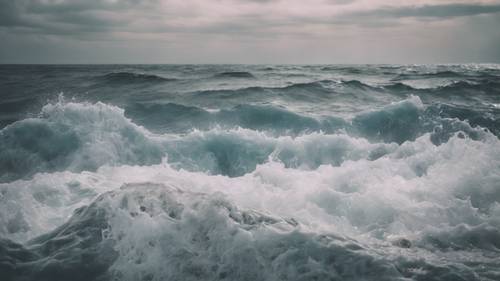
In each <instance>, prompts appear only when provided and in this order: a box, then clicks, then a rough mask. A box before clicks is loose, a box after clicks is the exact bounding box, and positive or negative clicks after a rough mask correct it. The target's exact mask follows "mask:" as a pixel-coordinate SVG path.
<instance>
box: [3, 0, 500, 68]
mask: <svg viewBox="0 0 500 281" xmlns="http://www.w3.org/2000/svg"><path fill="white" fill-rule="evenodd" d="M453 1H461V2H460V3H458V2H455V3H454V2H453ZM482 1H483V2H482V3H483V4H480V3H478V4H463V3H464V1H463V0H447V1H444V0H422V1H420V2H419V3H425V4H424V5H420V6H409V5H406V4H404V3H401V1H395V0H394V1H393V0H389V3H392V4H389V5H388V4H386V3H388V2H387V1H382V0H380V1H379V0H373V1H366V0H311V2H307V3H305V2H301V1H298V0H297V1H295V0H290V1H285V0H212V1H209V0H185V1H180V0H146V1H141V0H114V1H111V0H58V1H53V0H0V40H2V41H4V42H6V41H8V42H7V43H8V44H2V45H0V62H2V61H6V60H9V61H10V60H12V58H16V57H18V58H19V60H20V59H22V58H23V57H28V56H27V53H30V54H29V55H30V56H29V57H30V59H31V60H33V56H34V55H33V54H32V52H33V48H35V47H34V46H39V47H38V48H35V49H38V50H49V49H51V50H54V49H57V50H59V51H58V52H50V53H47V55H45V57H46V58H47V59H50V58H51V57H52V58H53V57H54V56H56V57H57V54H66V53H68V54H69V53H72V52H73V51H72V50H79V47H78V46H79V45H81V46H83V45H84V44H83V43H84V42H86V43H85V44H86V45H87V46H92V47H93V49H94V51H93V52H90V53H87V51H85V52H83V51H82V50H80V51H79V52H80V53H85V55H83V54H78V56H81V57H80V59H81V60H84V58H97V57H99V58H104V59H106V58H111V57H113V56H115V55H116V56H119V54H121V56H123V57H125V54H127V56H129V55H130V56H132V57H143V58H144V59H143V60H144V61H146V60H147V59H145V58H149V56H152V54H157V55H158V56H166V55H165V54H164V52H162V51H161V50H168V52H169V55H168V56H167V57H166V58H168V59H171V57H170V55H171V56H172V58H174V59H176V58H177V59H179V60H180V62H182V60H184V61H185V60H186V58H189V59H193V58H197V59H198V60H200V62H203V61H205V62H217V60H222V59H221V58H224V59H226V58H227V57H229V54H233V55H234V57H233V58H232V59H231V60H230V61H226V60H225V61H224V62H233V61H237V50H245V52H244V57H245V58H248V59H249V60H250V62H252V61H253V60H255V62H257V61H258V60H259V59H261V60H264V61H263V62H266V60H272V59H276V58H280V56H281V59H280V60H281V62H294V60H296V58H297V57H298V56H303V54H304V53H305V51H304V50H305V49H308V48H310V49H313V50H316V51H314V52H315V54H314V56H313V55H312V54H311V57H310V59H311V60H314V61H311V62H320V61H321V60H320V58H325V59H328V58H329V59H337V60H339V59H341V60H343V59H347V60H348V61H342V62H349V61H355V60H368V58H370V57H369V56H368V57H366V56H367V55H371V54H372V53H373V52H372V50H377V51H376V53H377V56H378V59H377V61H390V59H391V58H394V59H395V60H396V59H397V60H398V61H400V60H401V59H404V58H406V57H409V58H412V57H413V58H415V59H418V60H423V59H425V58H426V57H428V58H432V59H436V58H439V56H443V54H448V53H453V54H454V57H455V58H461V57H463V58H467V57H469V58H471V59H475V58H481V59H482V60H484V59H485V57H483V56H482V55H481V56H480V55H476V56H474V57H473V56H472V54H473V52H471V50H475V49H481V50H486V51H484V52H482V53H483V54H488V56H489V58H490V60H497V61H498V60H500V54H499V53H498V52H497V51H495V49H496V48H498V46H491V44H496V43H498V42H500V34H499V32H498V31H497V30H498V24H499V23H500V20H499V18H500V17H499V16H498V15H499V13H500V0H499V1H496V0H482ZM444 2H445V3H446V4H443V3H444ZM478 17H479V18H485V19H483V20H481V21H479V20H476V18H478ZM415 19H416V20H415ZM428 19H431V20H428ZM441 21H443V22H446V24H443V25H439V22H441ZM475 22H478V23H477V24H476V25H475V30H477V26H481V30H482V31H483V33H477V32H476V33H475V34H474V35H464V34H467V32H465V31H467V30H471V26H472V23H475ZM415 34H419V36H418V37H419V40H420V41H418V42H413V41H411V40H413V39H412V38H414V37H416V36H414V35H415ZM454 34H460V36H458V35H457V36H456V37H453V36H455V35H454ZM424 37H425V38H424ZM451 37H453V38H451ZM457 38H458V39H457ZM460 40H463V41H464V42H470V41H472V40H475V41H474V42H478V43H477V44H482V45H481V46H479V45H477V46H476V45H471V44H468V46H470V47H469V49H464V48H463V49H459V48H458V47H451V46H452V44H451V42H453V43H454V44H456V45H464V46H465V44H460ZM137 42H144V44H143V45H141V44H139V43H137ZM409 42H411V44H413V45H410V46H407V45H406V44H410V43H409ZM87 43H88V44H87ZM418 44H420V45H419V46H420V49H411V48H417V47H413V46H417V45H418ZM124 45H127V51H122V52H119V51H118V49H124V48H125V47H124ZM149 46H156V47H155V48H157V49H155V50H156V53H155V52H153V51H151V48H152V47H149ZM196 46H203V48H201V49H197V48H196ZM9 48H10V49H9ZM444 48H454V49H455V51H453V52H450V51H449V50H448V51H446V52H445V51H443V50H444ZM229 49H231V50H229ZM189 50H190V51H191V53H189ZM277 50H278V51H277ZM410 50H411V51H410ZM23 52H24V53H25V54H23ZM194 52H197V53H196V54H194ZM274 52H279V53H280V54H274ZM104 53H106V55H104ZM271 53H272V54H271ZM252 54H253V57H252ZM285 54H286V56H285ZM437 54H439V56H438V55H437ZM40 57H41V59H43V57H44V55H43V54H42V53H41V54H40ZM69 57H73V58H75V57H76V56H69ZM313 57H314V59H313ZM203 58H205V59H204V60H203ZM214 60H215V61H214ZM447 60H453V58H452V57H450V58H448V59H447ZM114 62H119V58H116V59H115V61H114ZM190 62H196V61H190ZM329 62H335V61H329ZM358 62H359V61H358ZM361 62H362V61H361Z"/></svg>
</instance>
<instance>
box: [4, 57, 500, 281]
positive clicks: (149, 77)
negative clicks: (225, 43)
mask: <svg viewBox="0 0 500 281" xmlns="http://www.w3.org/2000/svg"><path fill="white" fill-rule="evenodd" d="M499 118H500V66H498V65H445V66H427V65H368V66H365V65H358V66H355V65H347V66H341V65H321V66H292V65H288V66H275V65H269V66H265V65H251V66H245V65H238V66H234V65H218V66H213V65H131V66H127V65H106V66H104V65H102V66H92V65H89V66H84V65H81V66H69V65H65V66H30V65H24V66H8V65H3V66H0V128H1V131H0V276H1V278H2V280H500V141H499V138H498V137H499V135H500V119H499Z"/></svg>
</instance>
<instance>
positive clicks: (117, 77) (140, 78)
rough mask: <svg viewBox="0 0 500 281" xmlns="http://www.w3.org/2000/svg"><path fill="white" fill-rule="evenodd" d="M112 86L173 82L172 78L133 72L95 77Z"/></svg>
mask: <svg viewBox="0 0 500 281" xmlns="http://www.w3.org/2000/svg"><path fill="white" fill-rule="evenodd" d="M97 78H98V80H102V81H105V82H108V83H113V84H133V83H164V82H169V81H175V80H176V79H173V78H165V77H162V76H158V75H154V74H145V73H135V72H112V73H108V74H105V75H102V76H98V77H97Z"/></svg>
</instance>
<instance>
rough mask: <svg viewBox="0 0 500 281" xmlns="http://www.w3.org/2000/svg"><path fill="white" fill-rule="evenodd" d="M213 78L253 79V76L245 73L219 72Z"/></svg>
mask: <svg viewBox="0 0 500 281" xmlns="http://www.w3.org/2000/svg"><path fill="white" fill-rule="evenodd" d="M214 77H215V78H251V79H255V76H254V75H253V74H252V73H250V72H246V71H227V72H221V73H217V74H215V75H214Z"/></svg>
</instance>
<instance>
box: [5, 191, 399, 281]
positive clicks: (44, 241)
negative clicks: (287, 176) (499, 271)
mask: <svg viewBox="0 0 500 281" xmlns="http://www.w3.org/2000/svg"><path fill="white" fill-rule="evenodd" d="M124 202H126V203H124ZM152 222H154V224H153V225H152V224H151V223H152ZM144 225H149V227H148V228H147V229H145V228H143V227H142V226H144ZM134 229H135V231H134ZM295 229H297V222H295V221H294V220H293V219H289V218H280V217H275V216H270V215H266V214H262V213H259V212H257V211H253V210H244V209H240V208H238V207H237V206H235V205H234V204H232V203H231V202H230V201H228V200H227V199H226V198H225V197H224V196H222V195H217V194H215V195H208V194H196V193H191V192H186V191H180V190H177V189H175V188H172V187H169V186H162V185H154V184H142V185H141V184H136V185H126V186H123V187H122V188H121V189H120V190H116V191H112V192H109V193H106V194H103V195H101V196H100V197H99V198H97V199H96V200H95V201H94V203H92V204H90V205H89V206H88V207H83V208H80V209H77V210H76V211H75V213H74V215H73V216H72V218H71V219H70V220H69V221H68V222H67V223H65V224H63V225H62V226H60V227H58V228H57V229H55V230H53V231H52V232H50V233H48V234H45V235H42V236H39V237H37V238H35V239H33V240H31V241H30V242H28V243H27V246H22V245H19V244H16V243H13V242H11V241H8V240H0V250H1V251H2V253H3V256H4V258H5V259H8V260H9V261H10V262H9V263H6V264H4V266H3V267H4V269H3V270H2V271H3V273H4V275H3V276H4V278H7V280H20V279H32V280H33V279H36V280H67V279H68V278H70V279H72V280H113V279H116V278H119V279H121V280H144V279H145V278H153V277H152V276H154V278H156V279H158V280H159V279H175V280H194V279H197V280H200V279H201V280H223V279H240V280H255V278H257V279H261V280H272V279H275V278H278V277H279V276H281V277H283V276H286V277H287V278H286V279H287V280H302V279H304V278H305V279H310V278H333V277H335V278H338V277H340V278H343V279H344V278H360V277H369V276H370V275H372V274H373V272H378V273H379V274H380V273H383V274H384V275H387V276H397V271H396V270H387V269H386V268H387V267H388V262H387V261H385V260H383V259H377V260H374V259H373V258H372V257H370V256H369V255H367V254H366V253H364V251H362V249H363V248H362V247H361V246H359V245H356V243H355V242H350V241H346V240H345V239H342V238H338V237H336V236H331V235H321V236H319V235H314V234H308V233H302V232H298V231H294V230H295ZM289 249H294V251H293V252H290V250H289ZM40 257H42V258H40ZM131 259H132V260H134V262H133V263H130V260H131ZM311 259H314V260H315V263H314V264H309V263H308V262H307V261H310V260H311ZM165 260H167V261H168V262H167V263H165V262H163V261H165ZM349 260H356V261H358V262H369V263H371V266H370V267H366V268H364V269H360V270H357V271H356V275H355V276H352V274H351V273H350V272H345V273H343V272H342V271H341V269H342V268H344V267H345V266H346V262H347V261H349ZM347 263H348V262H347ZM17 264H19V266H16V265H17ZM61 264H65V266H58V265H61ZM271 264H273V266H271ZM318 266H319V270H318ZM297 267H299V268H300V270H293V271H290V269H289V268H297ZM89 269H91V270H89ZM152 273H154V275H151V274H152ZM148 276H150V277H148Z"/></svg>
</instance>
